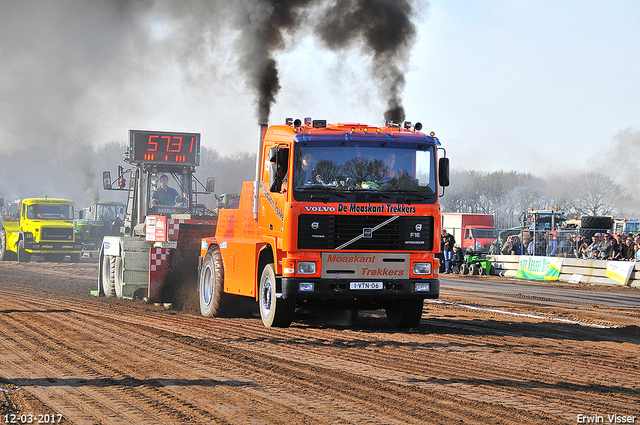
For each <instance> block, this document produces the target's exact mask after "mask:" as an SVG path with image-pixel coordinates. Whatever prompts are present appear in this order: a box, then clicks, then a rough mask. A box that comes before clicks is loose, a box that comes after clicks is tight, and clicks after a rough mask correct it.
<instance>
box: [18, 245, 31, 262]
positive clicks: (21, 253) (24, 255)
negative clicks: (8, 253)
mask: <svg viewBox="0 0 640 425" xmlns="http://www.w3.org/2000/svg"><path fill="white" fill-rule="evenodd" d="M18 261H20V262H21V263H28V262H29V261H31V254H30V253H28V252H27V251H25V249H24V240H22V239H20V242H18Z"/></svg>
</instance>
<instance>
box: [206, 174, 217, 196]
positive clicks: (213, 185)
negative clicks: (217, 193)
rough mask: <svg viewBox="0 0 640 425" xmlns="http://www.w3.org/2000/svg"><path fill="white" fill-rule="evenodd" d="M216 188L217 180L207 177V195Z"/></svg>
mask: <svg viewBox="0 0 640 425" xmlns="http://www.w3.org/2000/svg"><path fill="white" fill-rule="evenodd" d="M215 188H216V179H214V178H213V177H207V182H206V185H205V187H204V190H206V191H207V193H212V192H213V191H214V190H215Z"/></svg>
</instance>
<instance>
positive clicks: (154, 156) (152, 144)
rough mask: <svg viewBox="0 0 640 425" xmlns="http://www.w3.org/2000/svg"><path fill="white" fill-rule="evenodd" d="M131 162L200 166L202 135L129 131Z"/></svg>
mask: <svg viewBox="0 0 640 425" xmlns="http://www.w3.org/2000/svg"><path fill="white" fill-rule="evenodd" d="M129 161H130V162H132V163H140V164H175V165H194V166H197V165H200V133H174V132H167V131H146V130H129Z"/></svg>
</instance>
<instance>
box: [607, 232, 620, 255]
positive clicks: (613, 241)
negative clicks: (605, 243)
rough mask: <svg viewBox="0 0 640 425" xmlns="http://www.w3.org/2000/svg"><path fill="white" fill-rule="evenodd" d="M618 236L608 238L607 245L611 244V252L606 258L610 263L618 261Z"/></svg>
mask: <svg viewBox="0 0 640 425" xmlns="http://www.w3.org/2000/svg"><path fill="white" fill-rule="evenodd" d="M616 236H617V237H616ZM619 236H620V235H615V236H612V237H611V238H609V243H610V244H611V252H610V253H609V257H608V258H609V260H611V261H617V260H619V259H620V244H619V243H618V239H619Z"/></svg>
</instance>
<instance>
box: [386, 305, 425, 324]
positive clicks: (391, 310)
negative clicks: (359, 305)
mask: <svg viewBox="0 0 640 425" xmlns="http://www.w3.org/2000/svg"><path fill="white" fill-rule="evenodd" d="M423 306H424V300H394V301H391V302H390V303H389V304H387V306H386V308H385V311H386V313H387V321H388V322H389V326H391V327H392V328H415V327H416V326H418V324H419V323H420V319H421V318H422V308H423Z"/></svg>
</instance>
